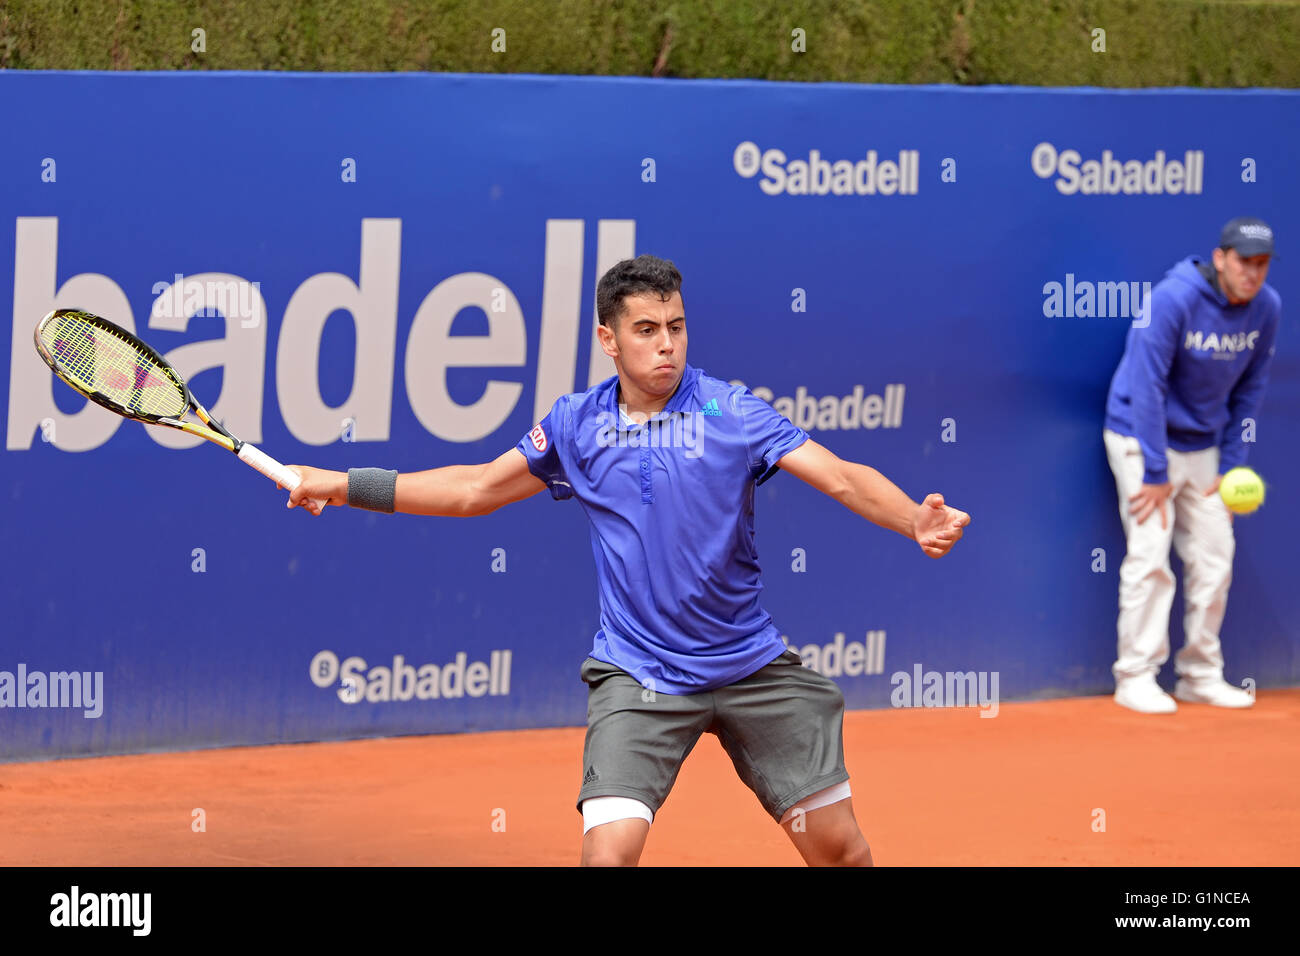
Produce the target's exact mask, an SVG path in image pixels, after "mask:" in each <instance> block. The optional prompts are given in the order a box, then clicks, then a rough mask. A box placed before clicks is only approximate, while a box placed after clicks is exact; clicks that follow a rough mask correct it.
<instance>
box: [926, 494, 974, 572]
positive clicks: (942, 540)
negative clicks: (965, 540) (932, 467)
mask: <svg viewBox="0 0 1300 956" xmlns="http://www.w3.org/2000/svg"><path fill="white" fill-rule="evenodd" d="M968 524H970V515H968V514H967V513H966V512H964V511H958V510H957V509H956V508H949V507H948V506H947V505H945V504H944V503H943V495H941V494H938V493H935V494H932V495H926V498H925V501H923V502H921V506H920V507H919V508H917V509H916V520H915V521H914V522H913V528H915V532H914V533H915V536H916V543H917V544H919V545H920V546H921V550H922V551H924V552H925V553H926V554H928V555H929V556H930V557H932V558H942V557H943V556H944V555H945V554H947V553H948V551H949V550H951V548H952V546H953V545H954V544H956V543H957V542H958V541H960V540H961V536H962V530H961V529H962V528H964V527H966V525H968Z"/></svg>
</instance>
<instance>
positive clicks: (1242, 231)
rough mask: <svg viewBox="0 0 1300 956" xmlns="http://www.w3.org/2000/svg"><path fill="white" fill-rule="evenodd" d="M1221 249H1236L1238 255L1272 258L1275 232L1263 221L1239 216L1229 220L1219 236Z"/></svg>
mask: <svg viewBox="0 0 1300 956" xmlns="http://www.w3.org/2000/svg"><path fill="white" fill-rule="evenodd" d="M1219 248H1220V249H1236V250H1237V255H1239V256H1242V257H1245V258H1249V257H1250V256H1271V255H1272V254H1273V230H1272V229H1270V228H1269V225H1268V223H1266V222H1265V221H1264V220H1263V219H1255V218H1254V217H1252V216H1238V217H1237V218H1236V219H1230V220H1228V223H1227V225H1225V226H1224V227H1223V232H1222V233H1221V234H1220V235H1219Z"/></svg>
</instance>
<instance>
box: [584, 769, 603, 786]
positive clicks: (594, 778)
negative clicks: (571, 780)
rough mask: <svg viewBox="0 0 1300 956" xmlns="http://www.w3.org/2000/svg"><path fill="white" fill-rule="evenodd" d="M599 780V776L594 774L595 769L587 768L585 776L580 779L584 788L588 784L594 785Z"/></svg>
mask: <svg viewBox="0 0 1300 956" xmlns="http://www.w3.org/2000/svg"><path fill="white" fill-rule="evenodd" d="M599 779H600V774H598V773H596V768H595V767H588V768H587V775H586V776H585V777H583V778H582V785H583V786H584V787H585V786H586V785H587V784H589V783H595V782H596V781H597V780H599Z"/></svg>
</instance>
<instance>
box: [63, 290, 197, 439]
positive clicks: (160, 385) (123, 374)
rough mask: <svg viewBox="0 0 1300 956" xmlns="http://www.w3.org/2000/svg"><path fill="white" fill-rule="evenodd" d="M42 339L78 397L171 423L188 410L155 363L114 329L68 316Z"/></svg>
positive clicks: (172, 382) (181, 393)
mask: <svg viewBox="0 0 1300 956" xmlns="http://www.w3.org/2000/svg"><path fill="white" fill-rule="evenodd" d="M41 338H42V340H43V341H44V343H45V347H46V349H48V350H49V352H50V354H51V355H53V356H54V358H55V360H56V361H57V362H58V363H59V367H60V370H61V371H62V372H63V374H64V375H65V376H66V377H68V378H69V379H71V380H72V381H73V382H74V383H76V385H77V387H78V388H80V389H82V390H83V391H88V392H97V393H99V394H100V395H103V396H105V397H106V398H109V399H111V400H112V401H114V402H117V403H118V404H119V405H122V406H124V407H126V408H128V409H130V410H131V411H132V412H136V413H143V414H146V415H163V416H168V417H173V418H176V417H179V416H180V415H182V414H183V413H184V412H185V410H186V409H187V408H188V407H189V406H188V404H187V403H186V401H185V394H184V391H183V390H182V389H181V388H180V386H179V385H178V384H177V382H176V381H175V380H174V379H173V378H172V377H171V376H170V375H169V374H167V372H166V371H165V370H164V369H163V367H162V366H160V365H159V364H158V362H157V360H155V359H154V358H153V356H151V355H149V353H148V352H145V351H144V350H142V349H141V348H139V347H138V346H137V345H136V344H135V343H134V342H132V341H131V340H129V339H126V338H123V337H122V335H121V334H119V333H118V332H116V331H115V330H113V329H109V328H104V327H103V326H101V325H98V324H96V323H93V322H90V321H88V320H87V319H86V318H84V317H83V316H82V315H80V314H78V313H75V312H71V313H67V314H64V315H61V316H59V317H58V318H57V319H56V320H55V321H54V322H51V323H50V324H48V325H47V326H45V328H43V329H42V331H41Z"/></svg>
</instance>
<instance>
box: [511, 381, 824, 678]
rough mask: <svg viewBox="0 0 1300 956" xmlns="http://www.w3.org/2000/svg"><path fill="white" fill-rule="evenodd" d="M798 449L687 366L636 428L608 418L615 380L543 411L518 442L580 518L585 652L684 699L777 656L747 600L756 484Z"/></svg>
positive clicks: (770, 630) (763, 412) (790, 437)
mask: <svg viewBox="0 0 1300 956" xmlns="http://www.w3.org/2000/svg"><path fill="white" fill-rule="evenodd" d="M807 440H808V433H807V432H805V431H804V430H803V429H802V428H798V427H796V426H795V425H793V424H791V423H790V421H789V420H788V419H786V418H784V417H783V416H781V415H780V414H778V413H777V412H776V411H775V410H774V409H773V408H772V406H771V405H769V404H767V403H766V402H764V401H762V400H761V399H759V398H757V397H755V396H754V394H753V393H752V392H750V390H749V389H748V388H745V387H744V386H742V385H730V384H728V383H727V382H724V381H721V380H719V379H716V378H711V377H710V376H708V375H705V374H703V373H702V372H701V371H700V370H699V369H697V368H694V367H692V366H691V365H687V366H686V369H685V371H684V372H683V374H682V380H681V383H680V384H679V385H678V387H677V391H676V392H674V393H673V396H672V398H671V399H669V401H668V404H667V406H665V408H664V409H663V411H661V412H660V413H659V414H657V415H655V416H654V417H653V418H652V419H650V421H648V422H646V423H645V424H644V425H637V424H635V423H632V422H630V421H628V420H627V419H626V418H625V417H624V416H622V415H620V413H619V408H618V376H617V375H614V376H611V377H610V378H608V379H606V380H605V381H603V382H601V383H600V384H599V385H594V386H592V387H591V388H589V389H587V391H585V392H581V393H574V394H571V395H563V396H561V397H560V398H559V399H558V400H557V401H556V402H555V405H554V406H553V407H552V408H551V411H550V412H549V413H548V414H547V416H546V417H545V418H543V419H542V420H541V422H540V423H539V424H537V425H536V426H534V427H533V429H532V431H530V432H529V433H528V434H527V435H525V436H524V438H523V440H522V441H520V442H519V446H518V447H519V450H520V451H521V452H523V454H524V456H525V457H526V458H527V459H528V468H529V470H530V471H531V472H532V473H533V474H534V475H536V476H537V477H538V478H539V479H541V480H542V481H544V482H546V485H547V487H548V488H549V489H550V491H551V496H552V497H553V498H555V499H556V500H557V501H559V500H564V499H566V498H576V499H577V501H578V503H579V504H580V505H581V506H582V508H583V510H584V511H585V512H586V514H587V518H588V519H589V520H590V522H591V550H592V555H593V556H594V557H595V559H596V577H597V580H598V583H599V586H600V630H598V631H597V632H596V636H595V640H594V644H593V647H592V651H591V656H592V657H594V658H596V659H597V660H601V661H605V662H606V663H608V664H613V665H615V666H616V667H619V668H622V669H623V670H625V671H627V672H628V673H629V674H631V675H632V676H633V677H635V678H636V679H637V680H638V681H640V682H641V683H642V685H644V686H645V687H647V688H650V689H652V690H655V691H659V692H662V693H666V694H694V693H699V692H700V691H706V690H713V689H714V688H717V687H723V686H725V685H727V684H731V683H734V682H735V681H738V680H740V679H741V678H743V677H747V676H748V675H750V674H752V673H754V671H756V670H758V669H759V668H761V667H763V666H764V665H766V664H768V663H770V662H771V661H773V660H775V659H776V658H777V657H779V656H780V655H781V654H782V653H783V652H784V651H785V645H784V644H783V643H782V641H781V638H780V634H779V632H778V631H777V629H776V627H775V626H774V625H773V624H772V617H771V615H769V614H768V613H767V612H766V611H765V610H763V607H762V605H761V604H760V603H759V596H760V594H761V593H762V590H763V583H762V580H761V577H760V571H759V567H758V552H757V551H756V550H755V548H754V488H755V487H756V486H758V485H761V484H762V483H763V482H764V481H766V480H767V479H768V478H770V477H772V475H773V474H775V473H776V471H777V464H776V463H777V461H779V460H780V459H781V458H782V457H783V456H785V455H786V454H788V453H789V452H791V451H793V450H794V449H795V448H798V447H799V446H800V445H802V444H803V443H804V442H805V441H807Z"/></svg>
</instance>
